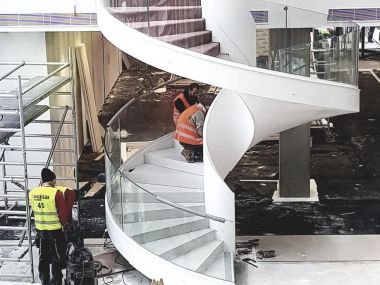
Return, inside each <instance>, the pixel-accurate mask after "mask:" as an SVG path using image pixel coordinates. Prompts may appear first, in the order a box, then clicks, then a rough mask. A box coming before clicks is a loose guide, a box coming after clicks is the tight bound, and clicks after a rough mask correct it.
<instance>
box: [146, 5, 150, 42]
mask: <svg viewBox="0 0 380 285" xmlns="http://www.w3.org/2000/svg"><path fill="white" fill-rule="evenodd" d="M146 11H147V13H148V14H147V17H148V36H150V0H146Z"/></svg>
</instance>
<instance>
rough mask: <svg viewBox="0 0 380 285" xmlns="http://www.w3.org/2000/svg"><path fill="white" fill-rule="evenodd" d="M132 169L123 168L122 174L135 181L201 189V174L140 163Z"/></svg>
mask: <svg viewBox="0 0 380 285" xmlns="http://www.w3.org/2000/svg"><path fill="white" fill-rule="evenodd" d="M132 169H133V171H131V172H129V171H128V170H125V171H124V174H125V175H126V177H127V178H129V179H130V180H131V181H133V182H135V183H146V184H156V185H169V186H179V187H188V188H190V187H191V188H197V189H203V176H202V175H197V174H193V173H188V172H184V171H181V170H175V169H171V168H167V167H161V166H156V165H151V164H140V165H138V166H136V167H134V168H132Z"/></svg>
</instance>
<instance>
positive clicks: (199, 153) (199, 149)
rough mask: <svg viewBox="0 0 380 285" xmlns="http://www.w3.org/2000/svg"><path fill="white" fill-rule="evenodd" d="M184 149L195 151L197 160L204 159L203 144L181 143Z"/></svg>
mask: <svg viewBox="0 0 380 285" xmlns="http://www.w3.org/2000/svg"><path fill="white" fill-rule="evenodd" d="M181 145H182V146H183V148H184V149H187V150H190V151H192V152H193V155H194V158H195V160H196V161H203V145H192V144H186V143H181Z"/></svg>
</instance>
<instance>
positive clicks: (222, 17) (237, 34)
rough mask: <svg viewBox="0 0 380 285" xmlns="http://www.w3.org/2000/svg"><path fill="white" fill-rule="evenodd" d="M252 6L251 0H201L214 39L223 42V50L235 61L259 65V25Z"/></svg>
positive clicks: (203, 13) (207, 27)
mask: <svg viewBox="0 0 380 285" xmlns="http://www.w3.org/2000/svg"><path fill="white" fill-rule="evenodd" d="M250 6H251V3H250V0H239V1H231V0H207V1H202V16H203V17H204V18H205V19H206V29H207V30H211V31H212V39H213V41H215V42H220V44H221V53H225V54H228V55H229V58H230V60H232V61H233V62H238V63H243V64H248V65H250V66H256V28H255V25H254V21H253V19H252V16H251V14H250V12H249V11H250Z"/></svg>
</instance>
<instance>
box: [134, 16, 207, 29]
mask: <svg viewBox="0 0 380 285" xmlns="http://www.w3.org/2000/svg"><path fill="white" fill-rule="evenodd" d="M203 21H205V19H204V18H197V19H184V20H165V21H150V27H157V26H164V25H170V24H182V23H195V22H203ZM128 26H130V27H132V28H134V29H138V28H145V27H147V23H146V22H135V23H128Z"/></svg>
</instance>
